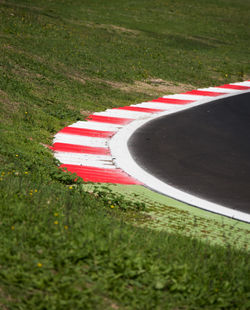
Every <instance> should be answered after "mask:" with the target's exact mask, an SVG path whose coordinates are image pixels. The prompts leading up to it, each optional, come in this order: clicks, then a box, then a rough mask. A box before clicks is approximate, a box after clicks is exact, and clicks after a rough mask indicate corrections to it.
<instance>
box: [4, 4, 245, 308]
mask: <svg viewBox="0 0 250 310" xmlns="http://www.w3.org/2000/svg"><path fill="white" fill-rule="evenodd" d="M248 12H249V3H247V2H246V1H243V0H239V1H237V3H235V1H232V0H227V1H225V0H219V1H218V0H217V1H207V0H202V1H196V0H190V1H188V2H187V1H184V0H178V1H163V0H157V1H154V2H152V1H145V0H144V1H140V0H136V1H130V0H123V1H97V0H94V1H93V0H92V1H87V0H86V1H79V0H78V1H77V0H75V1H68V0H64V1H59V0H55V1H37V0H35V1H24V0H19V1H17V0H16V1H15V0H11V1H2V0H0V19H1V22H0V103H1V105H0V113H1V124H0V129H1V141H0V146H1V152H0V168H1V169H0V170H1V178H0V187H1V190H0V195H1V197H0V201H1V207H0V239H1V242H0V245H1V250H0V308H2V309H72V308H76V309H143V308H145V309H200V308H205V309H248V308H249V307H250V305H249V302H248V300H249V281H248V279H249V269H250V268H249V252H248V251H246V247H247V246H248V247H249V240H248V239H247V236H246V239H244V240H243V239H241V238H240V244H241V245H242V246H239V247H237V246H236V247H235V246H234V243H235V239H234V241H232V242H231V241H227V239H228V238H229V237H227V236H226V237H223V236H221V237H220V236H219V233H218V234H216V233H215V234H214V233H213V234H212V236H213V237H214V238H215V239H219V240H220V242H218V243H217V242H212V241H211V240H210V239H211V238H210V239H209V236H208V237H207V238H206V234H205V235H204V236H203V237H201V234H200V231H201V230H202V225H205V226H206V228H205V230H206V231H207V230H208V229H207V228H208V227H209V226H210V225H211V221H207V222H204V220H198V221H196V222H195V223H196V227H193V226H194V225H190V233H188V232H187V231H186V230H183V229H182V230H181V229H180V227H183V222H182V220H183V215H181V214H180V213H178V212H177V211H175V210H176V209H171V208H169V206H166V205H164V206H162V204H161V202H160V201H159V202H158V205H157V206H154V207H155V208H152V206H151V210H148V205H147V204H145V205H144V202H143V201H140V199H139V198H138V201H132V202H131V201H129V200H128V199H125V198H124V197H122V196H119V195H118V196H119V197H117V195H111V198H110V199H111V203H109V200H107V197H106V195H104V194H102V193H101V192H100V191H97V193H96V194H89V193H87V192H86V191H84V190H83V188H82V185H81V184H78V183H80V181H79V182H78V183H77V184H74V177H72V176H70V175H67V174H65V173H62V172H60V171H59V170H58V169H57V164H58V163H57V162H56V161H55V160H54V159H53V156H52V154H51V153H50V152H49V151H48V149H46V148H45V147H44V146H45V145H47V144H51V141H52V137H53V135H54V134H55V133H56V132H57V131H58V130H60V129H61V128H62V127H64V126H66V125H68V124H71V123H73V122H75V121H76V120H80V119H84V118H85V117H86V115H88V114H89V113H90V112H91V111H102V110H104V109H106V108H111V107H115V106H122V105H130V104H134V103H139V102H141V101H145V100H148V99H151V98H155V97H156V96H159V95H162V94H166V93H171V92H176V89H177V88H178V91H180V92H181V90H182V89H185V90H188V89H190V90H191V89H192V88H197V87H202V86H204V87H205V86H211V85H219V84H223V83H228V82H234V81H239V80H245V79H248V78H249V77H250V65H249V49H250V48H249V45H248V44H247V42H249V36H250V33H249V31H248V28H249V27H248V23H249V13H248ZM113 205H114V206H115V207H114V208H113V207H111V206H113ZM162 208H163V211H164V212H162ZM142 210H144V211H143V212H142ZM149 211H150V212H149ZM152 212H154V213H152ZM166 212H167V213H166ZM153 217H157V223H159V222H160V220H161V218H162V222H160V225H158V224H157V225H156V226H157V227H156V228H157V229H156V230H152V229H149V228H148V227H151V228H153V226H155V221H153V220H152V218H153ZM188 219H190V221H192V219H195V217H193V216H192V214H189V215H188ZM203 219H204V218H203ZM177 220H178V221H177ZM170 221H172V222H171V223H172V224H171V225H174V224H176V223H178V224H177V225H176V226H175V228H174V227H172V228H171V229H169V230H167V231H162V230H164V226H165V223H168V224H169V223H170ZM141 224H142V225H141ZM151 224H152V225H151ZM217 224H218V222H217V223H214V224H213V225H214V226H212V227H218V226H219V225H217ZM171 225H168V226H169V227H170V226H171ZM226 225H228V226H227V229H228V230H229V229H230V227H231V223H227V224H226ZM139 226H141V227H139ZM142 226H143V227H142ZM197 227H198V228H197ZM159 228H162V229H160V231H158V230H159ZM220 229H221V231H222V229H223V227H222V228H221V227H220ZM220 229H219V230H220ZM242 230H244V232H243V235H245V234H246V232H247V230H246V229H245V228H244V229H243V228H242ZM197 231H199V233H197V234H196V232H197ZM232 234H233V231H232ZM240 234H241V233H240ZM185 235H186V236H185ZM208 235H210V234H208ZM241 235H242V234H241ZM210 236H211V235H210ZM197 237H198V238H197ZM223 238H224V239H223ZM212 239H213V238H212ZM228 240H231V239H230V238H229V239H228Z"/></svg>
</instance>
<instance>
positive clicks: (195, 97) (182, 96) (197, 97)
mask: <svg viewBox="0 0 250 310" xmlns="http://www.w3.org/2000/svg"><path fill="white" fill-rule="evenodd" d="M204 97H205V98H213V99H214V97H208V96H200V95H185V94H178V95H169V96H163V98H172V99H182V100H200V99H204Z"/></svg>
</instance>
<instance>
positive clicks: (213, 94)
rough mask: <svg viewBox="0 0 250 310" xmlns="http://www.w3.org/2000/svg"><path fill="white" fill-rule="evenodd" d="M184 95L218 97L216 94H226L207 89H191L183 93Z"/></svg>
mask: <svg viewBox="0 0 250 310" xmlns="http://www.w3.org/2000/svg"><path fill="white" fill-rule="evenodd" d="M182 95H198V96H210V97H216V96H222V95H226V94H225V93H218V92H213V91H205V90H191V91H187V92H186V93H183V94H182Z"/></svg>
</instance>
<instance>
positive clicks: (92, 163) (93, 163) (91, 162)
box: [55, 153, 115, 169]
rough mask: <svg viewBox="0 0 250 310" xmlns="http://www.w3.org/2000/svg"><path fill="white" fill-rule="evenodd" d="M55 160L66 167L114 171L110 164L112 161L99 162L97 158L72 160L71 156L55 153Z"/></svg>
mask: <svg viewBox="0 0 250 310" xmlns="http://www.w3.org/2000/svg"><path fill="white" fill-rule="evenodd" d="M55 158H56V159H58V160H59V161H60V162H61V163H62V164H67V165H78V166H87V167H96V168H107V169H115V166H114V164H113V162H112V159H111V158H110V159H107V160H101V159H98V158H93V159H90V158H89V159H88V160H86V159H85V160H83V159H82V158H74V157H71V156H65V155H62V154H59V153H55Z"/></svg>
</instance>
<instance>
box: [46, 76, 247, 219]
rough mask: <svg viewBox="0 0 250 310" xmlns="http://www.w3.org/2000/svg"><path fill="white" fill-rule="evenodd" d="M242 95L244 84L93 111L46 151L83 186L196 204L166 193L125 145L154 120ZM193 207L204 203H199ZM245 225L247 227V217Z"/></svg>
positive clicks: (54, 141) (190, 199) (227, 85)
mask: <svg viewBox="0 0 250 310" xmlns="http://www.w3.org/2000/svg"><path fill="white" fill-rule="evenodd" d="M248 91H250V80H248V81H245V82H239V83H233V84H226V85H222V86H218V87H209V88H203V89H197V90H192V91H188V92H186V93H183V94H175V95H168V96H163V97H160V98H158V99H155V100H151V101H148V102H142V103H139V104H135V105H131V106H125V107H119V108H113V109H107V110H106V111H104V112H96V113H93V114H92V115H89V116H88V119H87V120H86V121H78V122H76V123H74V124H72V125H70V126H68V127H65V128H63V129H62V130H60V131H59V132H58V133H57V134H56V135H55V137H54V140H53V146H52V147H51V149H52V150H53V151H54V156H55V157H56V158H57V159H58V160H59V161H60V162H61V163H62V164H61V167H62V168H67V170H68V171H70V172H72V173H76V174H77V175H78V176H79V177H81V178H82V179H83V180H84V181H90V182H103V183H119V184H142V185H146V186H148V187H150V188H152V189H155V190H157V191H158V192H162V193H164V194H166V195H168V196H171V197H173V198H176V199H179V200H181V201H185V202H187V203H190V204H192V205H198V204H197V202H196V200H195V201H194V197H193V196H192V197H191V198H190V197H186V196H191V195H188V194H186V193H184V192H181V193H182V194H181V195H180V191H178V190H177V189H173V188H172V187H171V190H170V187H169V186H168V185H167V184H165V183H163V182H161V181H159V180H157V179H156V178H154V177H153V176H151V175H149V174H148V173H146V172H145V171H144V170H143V169H142V168H141V167H139V166H138V165H137V164H136V163H135V162H134V160H133V159H132V157H131V155H130V153H129V151H128V148H127V141H128V139H129V137H130V136H131V135H132V133H133V132H134V131H135V130H136V129H137V128H138V127H140V126H142V125H143V124H145V123H146V122H148V121H150V120H152V119H154V118H157V117H160V116H163V115H167V114H172V113H175V112H178V111H181V110H185V109H189V108H192V107H194V106H197V105H201V104H205V103H207V102H209V101H213V100H215V99H220V98H224V97H228V96H232V95H238V94H240V93H244V92H248ZM159 182H160V183H163V184H160V183H159ZM166 186H167V188H166ZM166 191H167V192H166ZM176 191H177V192H176ZM184 194H185V195H184ZM184 196H185V197H184ZM187 198H188V199H187ZM195 199H196V197H195ZM197 199H198V198H197ZM198 202H199V204H200V203H202V205H203V204H204V201H203V200H202V199H200V200H199V201H198ZM198 206H199V205H198ZM216 207H217V205H216ZM222 208H224V207H222ZM205 209H207V210H210V211H213V212H217V213H221V212H218V210H216V211H215V210H214V208H212V209H213V210H212V209H211V206H209V207H207V208H205ZM226 209H227V208H226ZM229 210H231V209H229ZM224 211H225V210H223V212H224ZM235 212H236V213H237V212H238V211H235ZM238 213H242V212H238ZM221 214H224V215H227V216H230V217H235V218H238V219H242V214H236V216H235V213H234V214H233V215H232V214H231V213H230V214H228V213H226V214H225V212H224V213H221ZM243 215H244V219H242V220H244V221H246V214H245V213H244V214H243ZM239 217H240V218H239ZM248 221H249V222H250V216H249V215H248Z"/></svg>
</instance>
